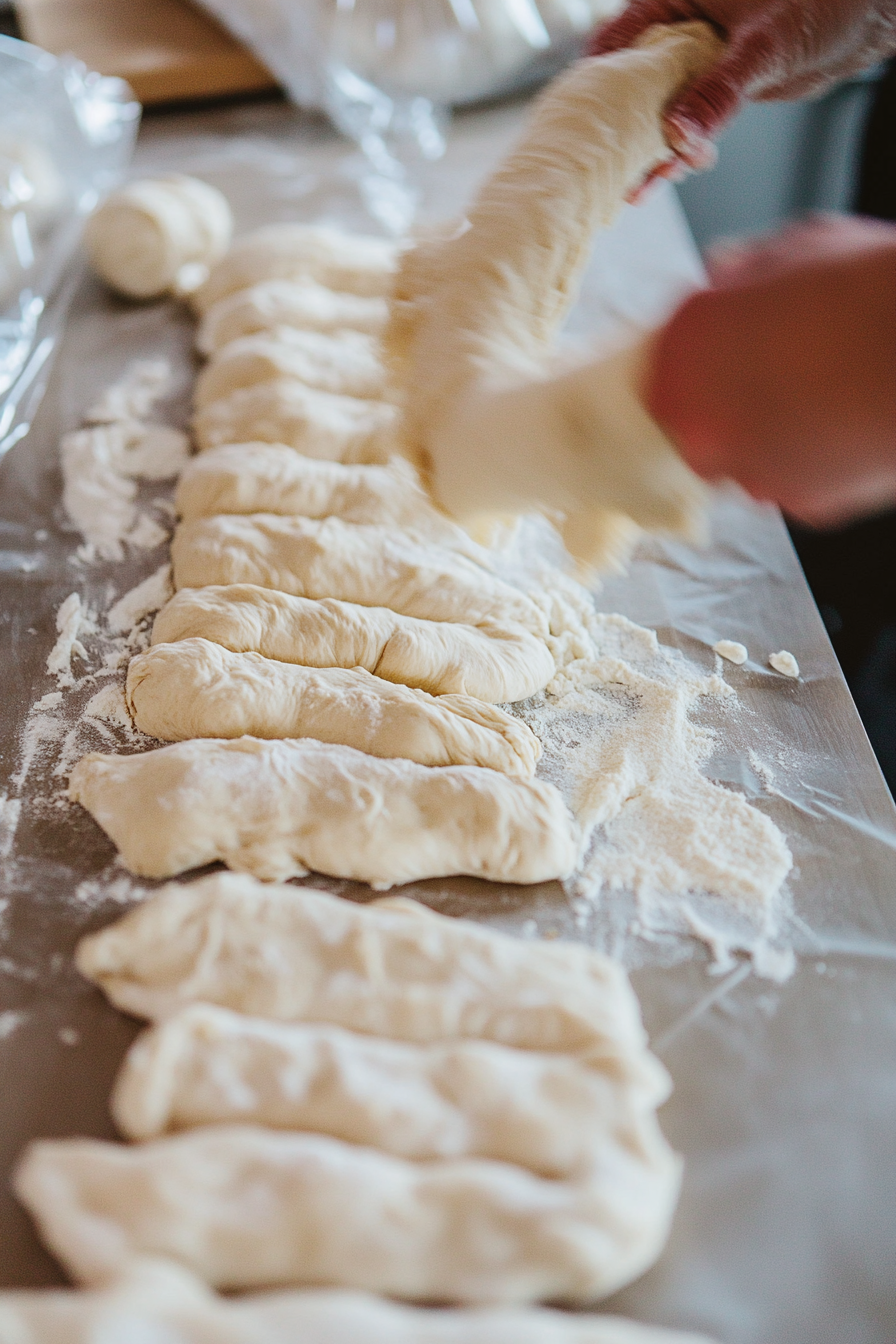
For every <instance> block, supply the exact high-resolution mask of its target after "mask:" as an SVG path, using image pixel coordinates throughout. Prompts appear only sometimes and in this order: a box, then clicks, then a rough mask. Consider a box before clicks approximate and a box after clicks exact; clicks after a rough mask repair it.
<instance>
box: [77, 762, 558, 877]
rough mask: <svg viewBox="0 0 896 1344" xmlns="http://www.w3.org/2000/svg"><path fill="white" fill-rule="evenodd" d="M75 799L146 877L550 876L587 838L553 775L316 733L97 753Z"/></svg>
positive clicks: (81, 766)
mask: <svg viewBox="0 0 896 1344" xmlns="http://www.w3.org/2000/svg"><path fill="white" fill-rule="evenodd" d="M69 796H70V797H71V798H72V799H73V800H74V801H75V802H80V803H82V804H83V805H84V807H86V809H87V811H88V812H90V814H91V815H92V816H93V818H94V820H95V821H97V822H98V823H99V825H100V826H101V827H102V828H103V830H104V831H105V832H106V834H107V835H108V836H109V837H110V839H111V840H112V841H113V842H114V843H115V845H116V846H117V847H118V850H119V852H120V853H121V857H122V859H123V861H124V863H125V865H126V867H127V868H129V869H130V871H131V872H132V873H136V874H138V875H140V876H142V877H173V876H175V874H177V873H182V872H186V871H187V870H188V869H190V868H199V867H202V865H203V864H206V863H214V862H216V861H217V860H221V862H223V863H225V864H226V865H227V866H228V868H234V869H236V870H237V871H240V872H249V873H253V874H254V875H255V876H257V877H261V878H266V879H269V880H275V879H278V878H287V877H301V876H304V875H305V874H306V873H307V872H308V871H309V870H313V871H316V872H319V873H327V874H329V875H330V876H332V877H347V878H354V879H355V880H357V881H359V882H369V883H370V884H371V885H372V886H374V887H379V888H386V887H392V886H395V885H396V884H398V883H401V882H413V881H417V880H419V879H422V878H426V877H447V876H448V875H449V874H467V875H469V876H473V877H484V878H488V879H490V880H492V881H496V882H523V883H529V882H547V881H550V880H552V879H554V878H563V877H568V876H569V875H570V874H571V872H572V871H573V869H574V867H575V864H576V861H577V857H578V847H579V843H580V837H579V834H578V830H577V827H576V824H575V822H574V820H573V818H572V816H571V815H570V813H569V812H568V810H567V808H566V805H565V803H564V802H563V799H562V798H561V796H560V794H559V793H558V791H557V790H556V789H555V788H554V787H553V785H551V784H543V783H541V781H539V780H523V779H510V778H508V777H507V776H506V775H501V774H498V773H497V772H496V771H494V770H483V769H481V768H479V767H478V766H472V765H455V766H446V767H445V768H443V769H437V770H434V769H430V768H429V767H427V766H423V765H417V764H415V763H414V762H413V761H402V760H380V759H379V758H378V757H375V756H367V755H365V754H364V753H363V752H360V751H355V750H354V749H353V748H351V747H340V746H331V745H330V744H329V743H321V742H315V741H312V740H311V739H309V738H301V739H298V740H294V741H289V740H287V741H261V740H259V739H258V738H254V737H239V738H236V739H234V740H233V741H229V742H222V741H218V740H215V739H208V738H200V739H198V740H196V741H193V742H179V743H176V744H175V745H174V746H170V747H160V748H159V749H158V750H156V751H149V752H145V753H144V754H142V755H137V756H112V755H110V756H104V755H102V754H100V753H98V752H92V753H90V754H89V755H87V756H85V757H84V758H83V759H82V760H81V761H80V762H79V763H78V765H77V766H76V767H75V769H74V770H73V771H72V775H71V780H70V785H69Z"/></svg>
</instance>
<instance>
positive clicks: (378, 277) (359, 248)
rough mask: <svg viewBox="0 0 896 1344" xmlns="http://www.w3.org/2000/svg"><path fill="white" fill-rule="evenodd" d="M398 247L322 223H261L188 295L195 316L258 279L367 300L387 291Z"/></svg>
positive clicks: (240, 240) (389, 290)
mask: <svg viewBox="0 0 896 1344" xmlns="http://www.w3.org/2000/svg"><path fill="white" fill-rule="evenodd" d="M398 255H399V248H398V246H397V244H395V243H393V242H389V241H388V240H387V239H385V238H371V237H366V236H364V235H361V234H354V233H344V232H342V230H340V229H334V228H328V227H327V226H326V225H325V224H267V225H265V226H264V227H263V228H260V229H256V230H255V231H254V232H253V233H247V234H246V235H244V237H242V238H238V239H237V240H236V242H235V243H234V244H233V246H232V247H231V249H230V251H229V252H228V254H227V256H226V257H224V259H223V260H222V261H220V262H218V265H217V266H215V267H214V269H213V270H212V273H211V275H210V276H209V277H208V280H207V281H206V282H205V284H204V285H202V286H201V288H200V289H198V290H197V291H196V293H195V294H194V295H193V304H194V306H195V308H196V310H197V312H199V313H206V312H208V310H209V308H210V307H211V306H212V304H213V303H218V302H219V300H221V299H225V298H227V297H228V295H230V294H235V293H236V292H237V291H238V290H242V289H248V288H249V287H250V285H257V284H259V283H260V282H261V281H264V280H311V281H314V282H315V283H316V284H319V285H323V286H324V287H325V288H327V289H336V290H345V291H346V292H347V293H349V294H359V295H362V296H363V297H367V298H371V297H373V298H383V297H385V296H386V295H388V294H389V293H390V292H391V289H392V279H393V276H394V274H395V266H396V264H397V260H398Z"/></svg>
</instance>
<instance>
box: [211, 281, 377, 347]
mask: <svg viewBox="0 0 896 1344" xmlns="http://www.w3.org/2000/svg"><path fill="white" fill-rule="evenodd" d="M388 316H389V304H388V301H387V300H386V299H371V298H364V297H362V296H361V295H360V294H345V293H343V292H341V291H339V290H335V289H326V288H325V287H324V286H323V285H318V284H315V283H314V281H313V280H264V281H262V282H261V283H260V284H257V285H251V286H250V287H249V288H248V289H241V290H238V291H237V293H236V294H231V295H229V297H228V298H226V299H220V300H219V301H218V302H217V303H214V304H212V306H211V308H209V310H208V312H207V313H206V314H205V316H204V317H203V319H202V321H201V322H200V324H199V330H198V332H197V333H196V348H197V349H198V350H199V351H200V353H201V354H203V355H213V354H214V353H215V351H216V350H220V349H221V347H222V346H224V345H229V343H230V342H231V341H235V340H238V339H239V338H240V337H241V336H252V335H253V334H254V333H255V332H257V331H272V330H273V329H274V328H275V327H298V328H300V329H301V330H303V331H367V332H370V333H372V334H377V333H379V332H380V331H382V329H383V327H384V326H385V325H386V320H387V318H388Z"/></svg>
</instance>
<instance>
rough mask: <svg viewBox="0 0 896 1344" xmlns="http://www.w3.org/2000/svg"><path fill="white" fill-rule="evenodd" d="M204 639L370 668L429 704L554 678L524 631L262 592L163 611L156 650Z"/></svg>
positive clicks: (514, 692)
mask: <svg viewBox="0 0 896 1344" xmlns="http://www.w3.org/2000/svg"><path fill="white" fill-rule="evenodd" d="M193 637H200V638H203V639H210V640H213V641H214V642H215V643H216V644H221V645H223V647H224V648H226V649H232V650H233V651H234V652H235V653H243V652H255V653H261V654H263V655H264V656H265V657H266V658H276V659H279V660H280V661H281V662H286V663H299V664H301V665H303V666H306V667H363V668H366V669H367V671H368V672H373V673H374V674H375V675H376V676H378V677H382V678H383V679H384V680H386V681H392V682H396V683H397V684H399V685H404V686H417V687H419V688H420V689H421V690H424V691H429V692H430V693H431V694H432V695H445V694H446V693H455V694H460V695H472V696H475V697H476V699H477V700H484V701H486V702H487V703H490V704H508V703H512V702H513V701H514V700H524V699H525V698H526V697H527V696H529V695H534V694H535V692H536V691H540V690H542V689H543V688H544V687H545V686H546V685H547V684H548V682H549V681H550V680H551V678H552V677H553V675H554V672H555V665H554V659H553V656H552V654H551V652H550V650H549V649H548V648H547V646H546V645H545V644H544V643H543V642H542V641H541V640H540V639H538V638H536V637H535V636H534V635H530V634H529V633H528V631H526V630H523V629H522V628H521V627H514V626H507V627H501V626H489V625H484V626H482V627H476V626H471V625H462V624H460V623H458V622H451V621H426V620H418V619H417V618H416V617H413V616H401V615H399V614H398V613H397V612H394V611H390V610H389V609H388V608H387V607H362V606H358V605H357V604H356V603H352V602H338V601H336V600H335V599H334V598H323V599H322V600H321V601H314V600H312V599H310V598H306V597H293V596H292V595H290V594H289V593H278V592H276V591H274V590H273V589H270V588H259V587H258V585H257V584H251V583H238V584H232V585H215V586H211V587H206V588H182V589H181V591H180V592H179V593H176V594H175V595H174V597H172V598H171V600H170V602H168V603H167V605H166V606H164V607H163V608H162V610H161V611H160V612H159V614H158V616H157V617H156V619H155V624H154V625H153V631H152V641H153V644H162V643H170V642H173V641H175V640H180V639H191V638H193Z"/></svg>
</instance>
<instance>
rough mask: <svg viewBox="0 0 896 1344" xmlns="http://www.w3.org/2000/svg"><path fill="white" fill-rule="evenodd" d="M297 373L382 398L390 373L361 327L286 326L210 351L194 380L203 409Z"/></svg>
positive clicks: (334, 388)
mask: <svg viewBox="0 0 896 1344" xmlns="http://www.w3.org/2000/svg"><path fill="white" fill-rule="evenodd" d="M278 378H294V379H295V380H296V382H299V383H305V384H307V385H308V386H309V387H318V388H320V389H321V390H322V391H324V392H338V393H341V394H342V395H343V396H347V397H361V398H367V399H370V398H378V397H382V395H383V393H384V391H385V387H386V374H385V369H384V368H383V363H382V360H381V359H380V357H379V353H378V346H377V342H376V341H375V340H374V339H373V337H371V336H367V335H365V334H364V333H363V332H360V331H340V332H337V333H327V332H321V331H293V330H292V329H290V328H288V327H281V328H277V329H276V330H275V331H271V332H260V333H258V334H256V335H255V336H242V337H240V339H239V340H236V341H233V342H232V343H231V344H230V345H226V346H225V347H224V348H223V350H219V351H218V352H217V354H215V355H212V357H211V359H210V360H209V362H208V363H207V364H206V366H205V368H204V369H203V370H202V371H201V372H200V374H199V377H198V378H197V379H196V384H195V387H194V389H193V405H194V406H196V407H198V408H199V409H200V410H201V409H202V408H203V407H204V406H208V405H210V404H211V402H213V401H218V400H219V399H220V398H221V397H227V396H230V394H231V392H236V391H237V390H238V389H239V388H242V387H253V386H254V385H255V384H256V383H270V382H274V381H275V380H276V379H278Z"/></svg>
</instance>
